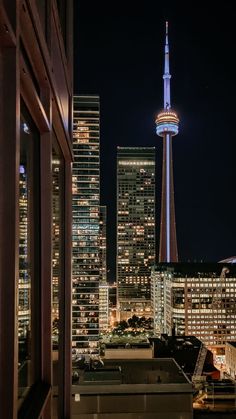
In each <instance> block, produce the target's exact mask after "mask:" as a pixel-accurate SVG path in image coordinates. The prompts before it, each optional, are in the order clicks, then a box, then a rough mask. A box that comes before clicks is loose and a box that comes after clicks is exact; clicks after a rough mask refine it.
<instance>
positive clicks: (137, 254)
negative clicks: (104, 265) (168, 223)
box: [116, 147, 155, 320]
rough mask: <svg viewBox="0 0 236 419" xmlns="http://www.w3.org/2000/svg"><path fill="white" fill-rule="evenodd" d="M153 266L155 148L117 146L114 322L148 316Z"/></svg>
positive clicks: (149, 313) (149, 312)
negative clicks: (116, 317)
mask: <svg viewBox="0 0 236 419" xmlns="http://www.w3.org/2000/svg"><path fill="white" fill-rule="evenodd" d="M154 263H155V147H132V148H131V147H118V152H117V265H116V266H117V285H118V287H117V290H118V295H117V296H118V319H120V320H123V319H128V318H129V317H132V316H133V315H134V314H135V315H137V316H146V317H149V316H150V315H151V309H150V275H151V267H152V265H153V264H154Z"/></svg>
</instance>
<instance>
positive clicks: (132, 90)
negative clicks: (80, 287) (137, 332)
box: [74, 0, 236, 280]
mask: <svg viewBox="0 0 236 419" xmlns="http://www.w3.org/2000/svg"><path fill="white" fill-rule="evenodd" d="M127 3H128V5H127ZM193 3H194V4H195V6H194V4H193V5H192V2H186V3H185V2H177V1H176V2H170V3H169V6H166V7H164V6H161V2H160V1H145V2H141V5H140V4H139V3H138V2H136V1H129V2H128V1H126V2H124V1H115V0H114V1H110V7H109V6H108V5H107V2H105V1H102V0H100V1H92V0H90V1H89V0H81V1H78V0H77V1H75V8H74V18H75V21H74V27H75V36H74V54H75V55H74V64H75V65H74V91H75V93H79V94H99V95H100V101H101V204H103V205H107V207H108V210H107V211H108V221H107V222H108V269H110V273H109V279H110V280H114V279H115V277H114V275H115V241H116V147H117V145H120V146H147V147H148V146H151V147H152V146H156V149H157V213H158V214H159V213H160V187H161V179H160V176H161V160H162V140H161V138H160V137H157V136H156V134H155V115H156V114H157V112H158V111H159V110H160V109H161V108H162V106H163V80H162V74H163V58H164V30H165V20H168V21H169V42H170V72H171V75H172V79H171V89H172V107H173V108H174V109H175V110H176V111H177V112H178V114H179V117H180V132H179V134H178V136H176V137H175V138H174V140H173V159H174V185H175V207H176V224H177V240H178V249H179V258H180V260H181V261H201V260H202V261H212V262H213V261H219V260H220V259H223V258H226V257H229V256H233V255H235V254H236V243H235V238H236V200H235V193H236V191H235V183H236V182H235V179H236V172H235V158H236V106H235V102H236V100H235V95H236V64H235V61H236V60H235V53H236V49H235V39H236V36H235V27H236V25H235V14H234V13H233V2H232V1H226V0H225V1H224V2H221V3H220V5H216V2H213V1H212V2H211V1H210V2H205V5H204V6H203V4H204V2H202V6H199V3H201V2H193ZM108 4H109V3H108ZM180 4H181V6H180ZM207 4H208V5H207ZM158 218H159V217H157V219H158ZM158 232H159V228H158V230H157V242H158V241H159V240H158Z"/></svg>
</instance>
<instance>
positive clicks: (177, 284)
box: [151, 263, 236, 355]
mask: <svg viewBox="0 0 236 419" xmlns="http://www.w3.org/2000/svg"><path fill="white" fill-rule="evenodd" d="M151 295H152V307H153V311H154V329H155V334H156V335H160V334H161V333H167V334H168V335H171V334H172V332H173V331H174V333H175V334H176V335H187V336H190V335H192V336H196V337H197V338H198V339H200V340H201V341H202V342H203V343H204V344H205V345H206V346H207V347H208V348H209V349H210V350H212V352H214V353H215V355H220V354H222V353H224V349H225V344H226V342H227V341H231V340H235V338H236V305H235V303H236V269H235V267H234V266H233V265H222V264H217V263H216V264H207V263H200V264H196V263H195V264H194V263H186V264H184V263H178V264H174V263H173V264H159V265H158V266H157V267H156V269H155V270H153V272H152V281H151Z"/></svg>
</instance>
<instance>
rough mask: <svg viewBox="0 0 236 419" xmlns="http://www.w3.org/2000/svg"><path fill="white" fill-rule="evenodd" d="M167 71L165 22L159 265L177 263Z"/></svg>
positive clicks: (174, 127)
mask: <svg viewBox="0 0 236 419" xmlns="http://www.w3.org/2000/svg"><path fill="white" fill-rule="evenodd" d="M170 78H171V75H170V71H169V43H168V22H166V41H165V69H164V75H163V79H164V109H163V110H162V111H161V112H160V113H159V114H158V115H157V118H156V133H157V135H159V136H160V137H163V162H162V198H161V226H160V247H159V261H160V262H177V261H178V251H177V240H176V226H175V204H174V182H173V162H172V137H173V136H174V135H176V134H178V129H179V128H178V124H179V118H178V116H177V114H176V112H175V111H174V110H173V109H172V108H171V99H170Z"/></svg>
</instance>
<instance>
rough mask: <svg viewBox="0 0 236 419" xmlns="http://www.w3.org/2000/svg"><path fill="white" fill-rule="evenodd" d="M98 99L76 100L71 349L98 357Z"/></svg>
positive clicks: (91, 97) (93, 97) (79, 97)
mask: <svg viewBox="0 0 236 419" xmlns="http://www.w3.org/2000/svg"><path fill="white" fill-rule="evenodd" d="M99 119H100V112H99V97H98V96H91V95H89V96H88V95H85V96H74V132H73V151H74V163H73V177H72V197H73V198H72V212H73V227H72V229H73V230H72V235H73V239H72V240H73V241H72V246H73V291H72V295H73V296H72V346H73V348H75V349H76V352H77V353H79V354H84V355H85V354H96V353H97V352H98V338H99V276H100V261H99V212H100V206H99V200H100V196H99V195H100V194H99V178H100V174H99V172H100V157H99V147H100V146H99V143H100V132H99Z"/></svg>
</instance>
